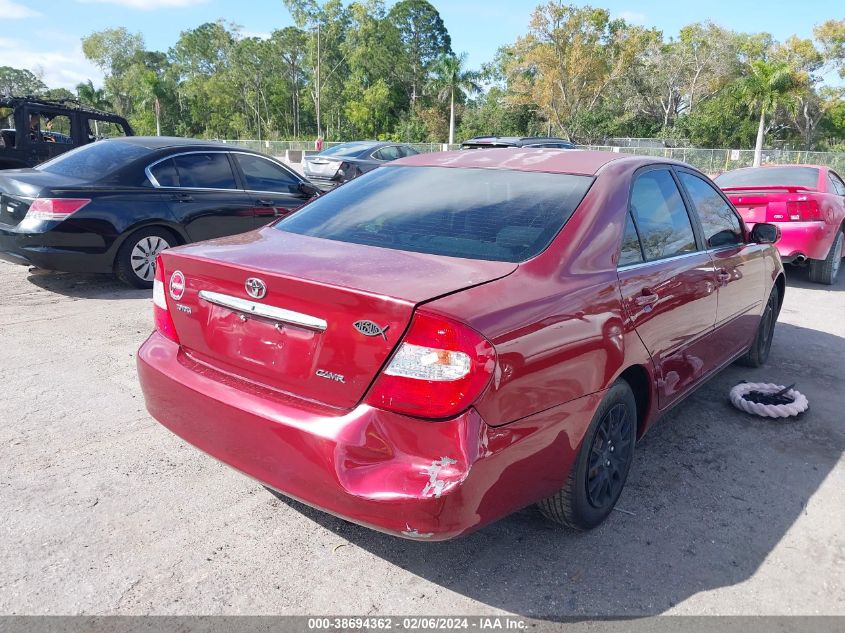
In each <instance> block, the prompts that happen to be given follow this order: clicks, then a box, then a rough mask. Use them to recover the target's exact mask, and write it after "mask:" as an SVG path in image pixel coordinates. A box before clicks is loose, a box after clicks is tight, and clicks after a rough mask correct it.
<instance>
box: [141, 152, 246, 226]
mask: <svg viewBox="0 0 845 633" xmlns="http://www.w3.org/2000/svg"><path fill="white" fill-rule="evenodd" d="M147 173H148V176H150V180H151V181H152V182H153V185H154V186H156V187H159V188H160V189H161V190H162V192H163V193H164V194H165V199H166V200H167V202H168V204H169V205H170V210H171V212H172V213H173V216H174V218H175V219H176V221H177V222H180V223H181V224H182V225H183V226H184V227H185V231H186V232H187V234H188V237H190V238H191V241H193V242H196V241H199V240H207V239H211V238H215V237H223V236H224V235H235V234H237V233H244V232H246V231H251V230H252V229H253V228H254V227H255V218H254V215H255V209H254V207H255V205H254V204H253V202H252V199H251V198H250V197H248V196H247V194H246V192H245V191H244V190H243V189H242V187H241V185H240V184H239V183H238V180H237V177H236V176H235V170H234V168H233V165H232V163H231V161H230V158H229V154H228V152H217V151H195V152H184V153H180V154H176V155H174V156H171V157H168V158H164V159H160V160H158V161H156V162H155V163H153V164H152V165H151V166H149V167H148V168H147Z"/></svg>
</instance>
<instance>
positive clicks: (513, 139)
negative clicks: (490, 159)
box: [462, 136, 574, 145]
mask: <svg viewBox="0 0 845 633" xmlns="http://www.w3.org/2000/svg"><path fill="white" fill-rule="evenodd" d="M545 142H548V143H569V144H572V145H574V143H572V141H567V140H566V139H565V138H558V137H556V136H476V137H474V138H469V139H467V140H465V141H464V142H463V143H462V145H470V144H488V143H489V144H491V145H492V144H495V143H500V144H509V145H519V144H521V143H545Z"/></svg>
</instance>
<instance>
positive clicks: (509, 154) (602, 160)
mask: <svg viewBox="0 0 845 633" xmlns="http://www.w3.org/2000/svg"><path fill="white" fill-rule="evenodd" d="M616 161H625V162H627V163H636V164H643V165H645V164H654V163H663V164H669V165H684V163H681V162H679V161H675V160H670V159H666V158H655V157H654V156H637V155H634V154H620V153H616V152H590V151H585V152H561V151H560V150H558V149H549V148H534V147H501V148H499V147H497V148H492V149H487V150H484V151H483V152H467V151H463V152H462V151H460V150H457V151H452V152H433V153H423V154H416V155H415V156H409V157H407V158H400V159H399V160H395V161H393V162H391V163H389V164H388V165H385V167H383V168H382V169H385V168H388V167H392V166H399V167H401V166H402V165H413V166H417V167H474V168H479V169H509V170H514V171H539V172H551V173H559V174H577V175H583V176H594V175H596V174H597V173H598V172H599V171H600V170H601V168H602V167H604V166H605V165H607V164H608V163H611V162H616ZM632 166H634V167H635V166H636V165H632Z"/></svg>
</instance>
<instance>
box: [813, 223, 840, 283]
mask: <svg viewBox="0 0 845 633" xmlns="http://www.w3.org/2000/svg"><path fill="white" fill-rule="evenodd" d="M844 240H845V234H843V233H842V231H839V233H837V234H836V239H835V240H833V244H831V246H830V252H828V254H827V257H825V258H824V259H811V260H810V281H812V282H814V283H817V284H825V285H826V286H831V285H833V284H835V283H836V277H837V276H838V275H839V269H840V267H841V266H842V247H843V241H844Z"/></svg>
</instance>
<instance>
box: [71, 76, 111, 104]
mask: <svg viewBox="0 0 845 633" xmlns="http://www.w3.org/2000/svg"><path fill="white" fill-rule="evenodd" d="M76 96H77V98H78V99H79V102H80V103H81V104H82V105H87V106H90V107H92V108H94V109H95V110H110V109H111V107H112V105H111V101H109V100H108V99H107V98H106V91H105V90H103V89H102V88H95V87H94V82H93V81H91V80H90V79H89V80H88V81H86V82H84V83H81V84H77V85H76Z"/></svg>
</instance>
